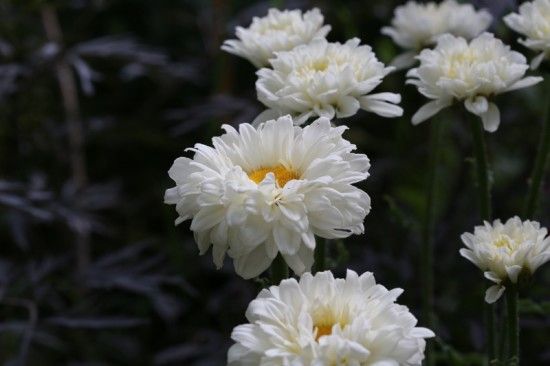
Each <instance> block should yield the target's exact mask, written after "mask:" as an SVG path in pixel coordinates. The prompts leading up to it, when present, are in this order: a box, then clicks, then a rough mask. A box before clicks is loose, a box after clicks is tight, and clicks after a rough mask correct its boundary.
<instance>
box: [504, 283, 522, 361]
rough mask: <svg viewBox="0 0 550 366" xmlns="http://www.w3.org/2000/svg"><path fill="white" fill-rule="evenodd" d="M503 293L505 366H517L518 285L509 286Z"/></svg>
mask: <svg viewBox="0 0 550 366" xmlns="http://www.w3.org/2000/svg"><path fill="white" fill-rule="evenodd" d="M505 292H506V308H507V309H506V310H507V326H508V361H507V362H506V365H507V366H517V365H519V314H518V285H517V284H511V285H510V286H508V288H507V289H506V291H505Z"/></svg>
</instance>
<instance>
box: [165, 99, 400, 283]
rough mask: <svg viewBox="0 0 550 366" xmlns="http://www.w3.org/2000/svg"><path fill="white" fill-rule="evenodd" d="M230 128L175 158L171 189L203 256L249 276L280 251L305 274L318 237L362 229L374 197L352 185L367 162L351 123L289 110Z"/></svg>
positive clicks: (364, 172)
mask: <svg viewBox="0 0 550 366" xmlns="http://www.w3.org/2000/svg"><path fill="white" fill-rule="evenodd" d="M384 98H390V99H391V98H394V97H392V96H389V95H388V96H385V97H384ZM223 128H224V129H225V131H226V133H225V134H224V135H222V136H219V137H215V138H213V139H212V145H213V147H209V146H206V145H201V144H197V145H195V147H194V148H193V149H192V151H193V152H194V156H193V158H192V159H189V158H178V159H176V161H175V162H174V165H173V166H172V168H170V171H169V175H170V177H171V178H172V179H173V180H174V181H175V183H176V186H175V187H173V188H170V189H168V190H167V191H166V194H165V202H166V203H168V204H174V205H176V211H177V212H178V214H179V217H178V219H177V220H176V223H180V222H183V221H185V220H192V222H191V230H193V231H194V233H195V238H196V241H197V244H198V246H199V251H200V253H201V254H204V253H205V252H206V251H207V250H208V248H209V247H210V246H212V247H213V250H212V254H213V259H214V263H215V264H216V266H217V267H218V268H219V267H221V266H222V264H223V260H224V257H225V255H226V254H227V255H229V257H231V258H232V259H233V261H234V266H235V270H236V272H237V273H238V274H239V275H241V276H242V277H244V278H251V277H255V276H258V275H259V274H261V273H262V272H263V271H265V270H266V269H267V268H268V267H269V265H270V264H271V262H272V261H273V259H274V258H275V257H276V256H277V254H278V253H280V254H281V255H282V256H283V258H284V259H285V260H286V262H287V263H288V265H289V266H290V267H291V268H292V270H293V271H294V272H295V273H297V274H301V273H303V272H305V271H308V270H310V268H311V266H312V264H313V250H314V248H315V237H314V235H318V236H320V237H323V238H344V237H347V236H350V235H352V234H361V233H363V232H364V226H363V221H364V219H365V216H366V215H367V214H368V212H369V210H370V198H369V196H368V195H367V194H366V193H365V192H363V191H362V190H360V189H358V188H356V187H355V186H354V184H355V183H358V182H360V181H363V180H365V179H366V178H367V177H368V170H369V168H370V163H369V159H368V158H367V156H365V155H363V154H356V153H354V152H353V151H354V150H355V146H354V145H352V144H351V143H349V141H347V140H345V139H344V138H343V137H342V134H343V133H344V131H345V130H346V127H343V126H341V127H332V126H331V124H330V121H329V120H327V119H323V118H321V119H318V120H317V121H315V122H313V123H312V124H311V125H309V126H307V127H305V128H300V127H296V126H295V123H294V121H293V119H292V118H291V117H289V116H284V117H280V118H278V119H277V120H270V121H267V122H265V123H263V124H261V125H260V126H258V128H254V127H253V126H251V125H249V124H241V125H240V126H239V130H236V129H234V128H233V127H231V126H227V125H226V126H224V127H223Z"/></svg>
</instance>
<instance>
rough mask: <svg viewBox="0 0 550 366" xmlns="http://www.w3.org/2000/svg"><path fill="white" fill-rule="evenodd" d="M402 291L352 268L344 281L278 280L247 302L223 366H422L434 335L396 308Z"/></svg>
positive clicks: (323, 275) (323, 276) (326, 276)
mask: <svg viewBox="0 0 550 366" xmlns="http://www.w3.org/2000/svg"><path fill="white" fill-rule="evenodd" d="M401 292H402V290H400V289H396V290H391V291H388V290H387V289H386V288H385V287H383V286H381V285H378V284H376V282H375V280H374V276H373V275H372V274H371V273H364V274H363V275H361V276H359V275H357V273H355V272H353V271H350V270H348V272H347V275H346V278H345V279H335V278H334V277H333V276H332V273H330V272H319V273H317V274H315V275H314V276H313V275H311V273H305V274H304V275H303V276H302V277H301V278H300V280H299V282H298V281H296V280H294V279H288V280H283V281H282V282H281V284H280V285H279V286H272V287H270V288H269V289H268V290H263V291H262V292H261V293H260V294H259V295H258V297H257V298H256V299H255V300H253V301H252V302H251V303H250V305H249V307H248V310H247V312H246V317H247V319H248V321H249V323H248V324H242V325H239V326H237V327H236V328H235V329H234V331H233V334H232V339H233V340H234V341H235V342H236V343H235V344H234V345H233V346H232V347H231V348H230V349H229V353H228V363H229V365H232V366H241V365H256V366H275V365H297V366H298V365H299V366H326V365H357V366H359V365H378V366H381V365H386V366H387V365H409V366H420V365H421V364H422V360H423V359H424V348H425V345H426V341H425V338H430V337H433V336H434V334H433V332H432V331H430V330H429V329H426V328H420V327H416V323H417V321H416V319H415V317H414V316H413V315H412V314H411V313H410V312H409V311H408V309H407V308H406V307H405V306H401V305H399V304H397V303H395V301H396V298H397V296H399V294H400V293H401Z"/></svg>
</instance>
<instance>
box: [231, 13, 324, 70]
mask: <svg viewBox="0 0 550 366" xmlns="http://www.w3.org/2000/svg"><path fill="white" fill-rule="evenodd" d="M329 31H330V26H328V25H325V26H323V15H322V14H321V12H320V11H319V9H317V8H315V9H312V10H310V11H307V12H305V13H304V14H302V11H301V10H283V11H281V10H277V9H269V12H268V13H267V15H266V16H265V17H263V18H258V17H254V19H253V20H252V24H251V25H250V27H248V28H243V27H237V31H236V35H237V38H239V39H230V40H227V41H225V42H224V43H223V46H222V50H224V51H227V52H229V53H232V54H235V55H237V56H241V57H244V58H246V59H248V60H249V61H250V62H252V63H253V64H254V66H256V67H258V68H259V67H262V66H267V65H268V60H269V59H270V58H272V57H273V56H274V53H275V52H278V51H290V50H291V49H293V48H294V47H296V46H298V45H301V44H307V43H309V42H311V41H312V40H313V39H316V38H325V36H326V35H327V33H328V32H329Z"/></svg>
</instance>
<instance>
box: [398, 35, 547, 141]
mask: <svg viewBox="0 0 550 366" xmlns="http://www.w3.org/2000/svg"><path fill="white" fill-rule="evenodd" d="M417 58H418V59H419V60H420V66H419V67H418V68H414V69H411V70H409V72H408V73H407V76H408V77H409V78H410V79H408V80H407V83H408V84H414V85H416V86H417V88H418V91H419V92H420V93H422V94H423V95H425V96H426V97H428V98H430V99H433V101H431V102H429V103H427V104H425V105H424V106H423V107H421V108H420V109H419V110H418V112H416V114H415V115H414V116H413V118H412V123H413V124H415V125H416V124H419V123H421V122H423V121H425V120H427V119H428V118H430V117H432V116H434V115H435V114H436V113H437V112H439V111H440V110H442V109H443V108H446V107H448V106H450V105H451V104H453V102H454V101H455V100H457V101H460V102H464V106H465V107H466V109H467V110H468V111H469V112H471V113H473V114H475V115H477V116H479V117H481V121H482V122H483V127H484V128H485V130H486V131H488V132H494V131H496V130H497V128H498V126H499V124H500V112H499V110H498V107H497V106H496V104H494V103H493V102H491V101H490V100H491V98H493V97H494V96H495V95H497V94H501V93H505V92H508V91H511V90H516V89H520V88H525V87H528V86H531V85H534V84H536V83H538V82H540V81H542V78H541V77H534V76H529V77H524V75H525V71H526V70H527V69H528V68H529V67H528V66H527V63H526V60H525V57H524V56H523V55H522V54H520V53H518V52H515V51H512V50H510V47H509V46H506V45H505V44H504V43H502V41H501V40H499V39H496V38H495V37H494V36H493V35H492V34H490V33H484V34H482V35H481V36H479V37H477V38H475V39H474V40H472V41H471V42H469V43H468V41H466V40H465V39H464V38H461V37H455V36H452V35H450V34H446V35H443V36H441V37H440V38H439V39H438V41H437V46H436V47H435V49H433V50H429V49H425V50H423V51H422V52H421V53H420V55H419V56H418V57H417Z"/></svg>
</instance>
